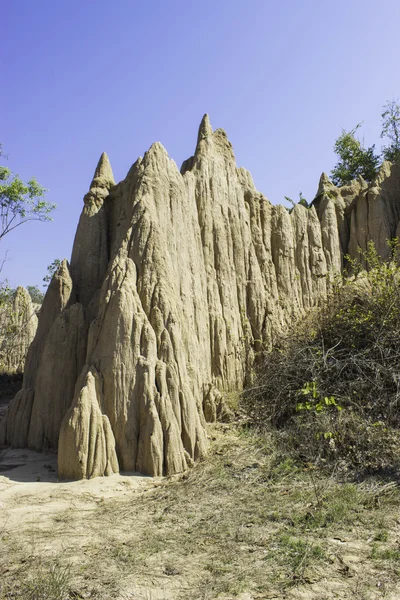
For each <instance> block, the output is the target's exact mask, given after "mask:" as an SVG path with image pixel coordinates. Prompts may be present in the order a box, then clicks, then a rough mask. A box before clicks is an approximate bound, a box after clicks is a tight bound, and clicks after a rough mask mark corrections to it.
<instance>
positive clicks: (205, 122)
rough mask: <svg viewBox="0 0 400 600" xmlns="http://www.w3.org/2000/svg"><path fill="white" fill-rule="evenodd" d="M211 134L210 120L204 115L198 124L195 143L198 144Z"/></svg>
mask: <svg viewBox="0 0 400 600" xmlns="http://www.w3.org/2000/svg"><path fill="white" fill-rule="evenodd" d="M212 133H213V130H212V127H211V123H210V119H209V117H208V114H207V113H206V114H205V115H204V117H203V118H202V120H201V123H200V127H199V133H198V135H197V143H199V142H200V141H201V140H204V139H205V138H207V137H210V136H211V135H212Z"/></svg>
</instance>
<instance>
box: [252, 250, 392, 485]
mask: <svg viewBox="0 0 400 600" xmlns="http://www.w3.org/2000/svg"><path fill="white" fill-rule="evenodd" d="M391 248H392V258H391V260H389V261H387V262H385V261H383V260H382V259H381V258H380V257H379V256H378V255H377V253H376V251H375V248H374V245H373V244H372V243H370V244H369V247H368V250H367V251H366V252H360V255H359V259H358V260H350V259H347V274H346V276H344V277H343V278H337V280H336V282H335V283H334V285H333V286H332V291H331V293H330V295H329V296H328V299H327V301H326V302H325V304H324V306H323V307H322V309H321V308H319V309H316V310H315V311H314V312H311V313H310V314H309V315H308V317H307V318H306V319H305V321H303V322H302V323H301V324H300V325H297V326H295V327H294V328H293V330H292V331H290V332H289V333H288V335H287V336H286V337H285V338H284V339H283V340H282V341H281V343H279V345H277V346H275V347H274V348H273V350H272V351H269V352H265V353H264V354H263V355H262V357H261V364H260V366H259V368H258V370H257V374H256V378H255V382H254V385H253V386H252V387H251V388H250V389H248V390H247V391H246V393H245V394H244V399H243V406H244V408H245V411H246V413H247V416H248V418H249V421H250V423H251V424H252V425H255V426H256V427H258V428H260V429H262V430H268V431H270V432H273V433H274V435H276V436H277V438H278V439H279V441H280V446H284V447H285V448H286V449H287V452H288V453H289V454H290V455H291V456H292V457H293V458H294V459H295V460H296V461H299V462H303V463H312V464H315V465H318V466H325V467H329V468H331V467H332V466H333V465H334V466H335V468H337V469H339V470H341V471H343V470H345V471H348V472H350V473H352V474H353V475H357V476H361V475H362V474H365V473H371V472H380V473H382V472H385V473H393V472H396V473H397V472H398V469H399V465H400V460H399V459H400V444H399V442H400V437H399V425H400V413H399V402H400V267H399V261H398V256H399V248H398V242H397V240H394V241H393V242H392V243H391Z"/></svg>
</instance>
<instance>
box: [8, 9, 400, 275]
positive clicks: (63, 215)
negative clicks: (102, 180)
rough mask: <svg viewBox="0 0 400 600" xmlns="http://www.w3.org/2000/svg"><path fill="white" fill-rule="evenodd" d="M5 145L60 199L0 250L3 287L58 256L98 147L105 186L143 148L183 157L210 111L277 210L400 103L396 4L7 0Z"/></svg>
mask: <svg viewBox="0 0 400 600" xmlns="http://www.w3.org/2000/svg"><path fill="white" fill-rule="evenodd" d="M1 15H2V35H1V37H0V59H1V64H2V89H3V92H2V93H1V95H0V141H2V142H3V144H4V149H5V151H6V152H7V154H8V155H9V160H8V161H7V166H8V167H9V168H11V169H12V170H13V171H15V172H17V173H19V175H20V176H21V177H22V178H24V179H28V178H30V177H31V176H32V175H34V176H35V177H36V178H37V179H38V181H39V182H40V183H42V185H44V186H45V187H47V188H49V190H50V191H49V193H48V200H49V201H52V202H56V203H57V211H56V212H55V214H54V222H53V223H31V224H27V225H24V226H22V227H20V228H18V229H16V230H15V231H14V232H13V233H10V234H9V235H8V236H6V237H5V238H4V239H3V241H2V242H1V247H0V254H1V256H4V254H5V253H6V251H8V254H7V256H8V260H7V262H6V264H5V266H4V268H3V272H2V278H4V277H7V278H8V280H9V282H10V284H11V285H13V286H15V285H18V284H22V285H35V284H38V285H41V283H42V278H43V277H44V275H45V274H46V267H47V265H48V264H50V263H51V262H52V260H53V259H54V258H63V257H66V258H69V257H70V254H71V248H72V243H73V238H74V234H75V229H76V225H77V222H78V218H79V214H80V212H81V208H82V198H83V196H84V194H85V193H86V191H87V190H88V186H89V184H90V181H91V178H92V175H93V171H94V169H95V166H96V163H97V160H98V158H99V157H100V154H101V153H102V152H103V151H104V150H105V151H106V152H107V153H108V155H109V157H110V160H111V164H112V167H113V170H114V175H115V178H116V180H120V179H122V178H123V177H124V176H125V175H126V172H127V171H128V169H129V167H130V166H131V164H132V163H133V162H134V161H135V160H136V158H137V157H138V156H139V155H143V153H144V152H145V151H146V150H147V149H148V147H149V146H150V145H151V144H152V143H153V142H154V141H160V142H161V143H162V144H163V145H164V146H165V148H166V149H167V151H168V153H169V155H170V156H171V157H172V158H173V159H174V160H175V161H176V162H177V163H178V165H180V164H181V162H182V161H183V160H184V159H185V158H187V157H188V156H190V155H191V154H192V152H193V148H194V145H195V141H196V135H197V127H198V125H199V123H200V120H201V117H202V115H203V114H204V113H205V112H208V113H209V115H210V119H211V123H212V125H213V127H214V128H217V127H222V128H224V129H225V130H226V131H227V133H228V136H229V138H230V140H231V142H232V144H233V147H234V150H235V154H236V158H237V163H238V165H239V166H244V167H246V168H247V169H248V170H249V171H250V172H251V173H252V175H253V178H254V181H255V184H256V186H257V188H258V189H259V190H260V191H261V192H263V193H264V194H265V195H266V196H267V197H268V198H269V199H270V200H271V202H273V203H279V202H282V201H283V197H284V196H285V195H288V196H291V197H293V198H297V197H298V193H299V191H300V190H301V191H302V192H303V194H304V195H305V197H306V198H309V199H311V198H312V197H313V196H314V194H315V191H316V189H317V185H318V179H319V177H320V174H321V173H322V171H327V172H329V171H330V169H331V168H332V167H333V165H334V162H335V156H334V154H333V150H332V147H333V143H334V140H335V138H336V137H337V136H338V135H339V134H340V132H341V129H342V128H345V129H350V128H352V127H354V126H355V125H356V124H357V123H358V122H360V121H364V126H363V130H362V132H363V135H364V137H365V143H366V144H368V145H370V144H372V143H375V142H376V143H377V145H379V144H380V139H379V133H380V113H381V108H382V106H383V104H385V102H386V101H387V100H391V99H396V98H398V97H399V96H400V84H399V76H398V69H399V59H400V36H399V33H398V28H399V23H400V2H399V1H398V0H380V1H377V0H347V1H344V0H335V1H333V0H329V1H328V0H297V1H296V0H286V1H285V0H279V1H278V0H276V1H270V0H247V1H246V2H245V1H243V0H242V1H239V0H201V1H198V2H190V0H184V1H183V0H182V1H181V0H147V1H142V2H138V1H136V0H114V2H111V1H110V0H68V1H66V0H64V1H63V0H58V1H54V0H39V1H37V2H33V1H32V0H2V2H1Z"/></svg>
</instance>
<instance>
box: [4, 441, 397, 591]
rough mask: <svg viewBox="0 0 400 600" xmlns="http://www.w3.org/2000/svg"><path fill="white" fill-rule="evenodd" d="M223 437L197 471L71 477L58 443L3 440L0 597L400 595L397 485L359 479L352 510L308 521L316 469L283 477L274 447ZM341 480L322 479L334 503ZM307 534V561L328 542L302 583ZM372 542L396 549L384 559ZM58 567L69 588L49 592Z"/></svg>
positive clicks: (332, 507) (332, 504)
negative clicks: (42, 449) (320, 522)
mask: <svg viewBox="0 0 400 600" xmlns="http://www.w3.org/2000/svg"><path fill="white" fill-rule="evenodd" d="M215 444H216V446H215V451H214V452H213V453H210V456H209V459H208V460H207V461H205V462H204V463H202V464H198V465H197V466H196V467H195V468H194V469H193V470H192V471H190V473H188V474H187V475H186V474H184V475H182V476H179V477H178V476H177V477H175V478H170V479H167V478H160V479H153V478H150V477H144V476H141V475H138V474H134V473H132V474H123V475H113V476H112V477H104V478H101V477H100V478H95V479H91V480H83V481H75V482H62V483H60V482H58V477H57V456H56V455H55V454H52V453H48V454H44V453H43V454H42V453H35V452H32V451H29V450H12V449H5V450H0V600H11V599H12V600H14V599H18V598H22V599H24V598H29V600H31V598H33V599H34V600H43V599H44V598H45V599H46V600H53V599H54V598H57V600H58V599H60V600H61V599H62V600H64V599H65V600H67V599H68V600H70V599H74V600H86V599H91V600H93V599H95V600H114V599H115V600H189V599H190V600H215V599H216V598H218V599H221V600H222V599H224V600H228V599H229V600H232V599H235V600H256V599H264V598H268V599H273V600H283V599H287V600H331V599H332V600H333V599H336V600H378V599H381V598H382V599H383V598H385V599H386V600H400V583H399V581H400V552H399V550H398V549H399V548H400V545H399V544H400V529H399V524H400V517H399V514H398V493H397V486H396V487H393V488H390V489H389V493H388V494H386V495H384V494H379V495H377V494H376V493H375V492H374V494H372V492H371V493H370V492H368V493H367V492H365V491H364V492H363V491H362V490H361V491H359V492H357V494H358V495H357V494H356V496H355V499H354V500H352V503H348V504H346V505H345V508H346V511H348V512H349V514H346V513H344V514H343V515H342V516H340V515H339V516H338V517H337V522H334V523H333V524H332V525H330V526H329V527H322V528H318V527H316V528H314V529H313V528H311V529H308V528H304V526H303V525H301V523H303V521H302V520H301V517H302V515H303V516H304V515H305V516H307V515H308V514H311V513H310V510H314V509H313V502H314V501H315V498H314V497H313V493H314V492H313V488H312V486H310V485H309V484H308V483H307V480H306V481H303V480H298V479H297V480H296V479H295V480H294V481H293V485H292V486H291V487H288V485H287V481H286V480H285V478H282V480H279V481H277V483H276V484H271V482H270V481H269V480H268V479H265V477H264V475H265V473H264V470H263V469H264V466H263V460H265V461H267V459H268V457H267V454H266V453H265V452H264V450H263V451H261V450H260V449H259V448H258V446H254V447H253V446H252V445H251V442H250V441H249V440H247V439H246V438H243V437H239V436H238V435H236V434H235V435H233V434H229V433H228V434H226V433H224V434H223V435H221V436H219V435H217V437H216V442H215ZM264 455H265V456H264ZM263 457H264V458H263ZM265 457H267V458H265ZM265 466H268V465H267V463H266V465H265ZM328 483H329V482H328ZM324 485H325V484H324ZM335 485H336V484H333V483H332V486H333V487H332V491H331V492H330V491H329V488H328V487H326V489H325V488H324V489H325V492H324V493H325V494H326V496H327V500H326V502H327V503H328V504H327V510H328V509H329V510H330V511H334V510H337V508H336V507H337V506H338V502H339V501H340V500H341V495H342V494H341V492H340V493H339V495H338V490H339V488H338V487H337V486H336V487H335ZM299 486H301V487H300V488H299ZM340 489H341V488H340ZM343 489H344V490H346V487H344V488H343ZM382 489H383V490H384V489H385V488H382ZM335 490H336V491H335ZM330 494H331V495H330ZM332 494H333V495H332ZM335 494H336V495H335ZM313 498H314V499H313ZM314 503H315V502H314ZM340 506H341V505H340ZM303 513H304V514H303ZM296 514H297V517H296ZM332 514H336V513H332ZM289 517H290V519H289ZM292 519H293V520H292ZM299 519H300V520H299ZM297 521H298V523H299V525H296V522H297ZM295 539H300V540H306V542H307V547H306V551H304V552H303V556H304V558H305V559H307V560H308V557H311V554H310V553H311V551H312V549H313V548H317V547H318V546H319V545H321V548H322V550H323V554H322V555H321V556H315V557H314V558H312V560H311V559H310V560H309V563H310V564H309V565H308V567H307V571H306V572H305V576H304V577H303V579H302V580H301V581H298V583H296V581H294V580H293V577H294V576H297V573H298V572H299V570H297V571H296V570H294V567H293V560H297V559H296V552H297V551H296V552H294V551H293V540H295ZM374 547H376V548H377V549H378V550H379V552H381V551H382V552H383V551H387V555H384V554H382V557H383V558H382V560H376V559H372V558H371V553H372V551H373V549H374ZM389 551H390V553H389V554H388V552H389ZM296 564H299V565H300V567H301V564H302V563H301V561H300V563H299V562H298V561H297V562H296ZM53 569H57V570H56V571H54V573H55V574H56V575H57V577H61V578H62V576H63V573H64V572H67V571H68V581H67V584H66V589H67V591H66V593H65V594H64V595H62V596H60V595H54V594H52V593H47V594H46V595H43V593H42V592H41V591H40V590H41V589H42V588H41V587H40V586H41V585H42V581H45V582H47V584H49V585H50V583H51V581H52V579H51V576H52V573H53ZM65 569H67V571H65ZM300 572H301V571H300ZM288 574H289V575H290V577H291V578H292V580H293V583H294V585H291V586H290V587H288V586H287V585H286V584H285V582H287V581H288ZM281 576H282V577H283V579H282V584H285V585H281V583H280V582H281V580H280V577H281ZM27 582H28V583H29V582H32V585H35V586H36V587H35V590H36V592H35V595H28V596H27V595H26V594H27V592H26V590H27V589H28V588H27V587H26V584H27ZM2 586H3V587H2ZM29 589H32V588H29Z"/></svg>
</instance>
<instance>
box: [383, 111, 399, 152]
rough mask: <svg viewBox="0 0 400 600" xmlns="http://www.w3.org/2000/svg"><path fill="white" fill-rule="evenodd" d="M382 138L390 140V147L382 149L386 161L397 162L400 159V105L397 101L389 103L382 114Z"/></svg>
mask: <svg viewBox="0 0 400 600" xmlns="http://www.w3.org/2000/svg"><path fill="white" fill-rule="evenodd" d="M381 117H382V132H381V138H384V137H387V138H388V139H389V140H390V144H389V145H388V146H384V147H383V148H382V156H383V158H384V160H389V161H390V162H395V161H396V160H397V159H398V158H400V105H399V104H398V102H397V101H395V100H392V101H390V102H387V103H386V104H385V106H384V107H383V112H382V115H381Z"/></svg>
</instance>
